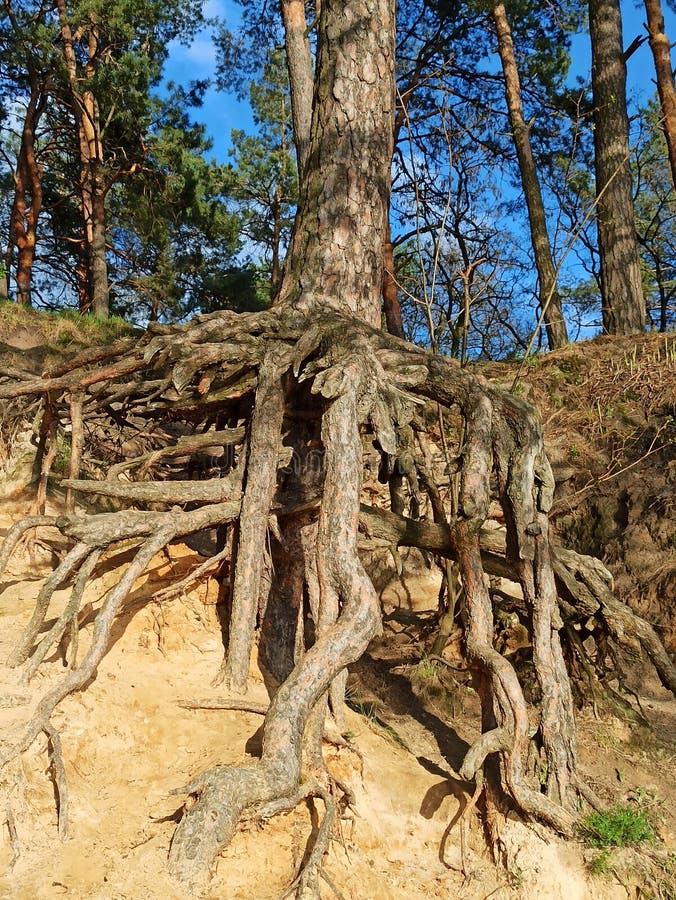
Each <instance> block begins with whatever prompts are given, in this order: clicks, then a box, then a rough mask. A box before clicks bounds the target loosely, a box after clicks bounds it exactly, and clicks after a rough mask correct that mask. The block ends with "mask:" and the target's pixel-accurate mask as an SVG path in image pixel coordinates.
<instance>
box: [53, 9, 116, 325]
mask: <svg viewBox="0 0 676 900" xmlns="http://www.w3.org/2000/svg"><path fill="white" fill-rule="evenodd" d="M57 9H58V13H59V22H60V31H61V47H62V52H63V58H64V62H65V65H66V73H67V77H68V86H69V94H70V96H69V99H70V105H71V109H72V112H73V118H74V120H75V126H76V129H77V144H78V153H79V160H78V161H79V179H80V208H81V213H82V229H83V239H84V247H85V258H86V264H87V270H86V285H79V288H78V294H79V297H80V312H82V313H84V312H90V311H91V312H93V313H94V314H95V315H99V316H103V317H104V318H105V317H107V316H108V312H109V290H108V264H107V261H106V213H105V197H106V185H105V180H104V178H103V174H102V164H103V148H102V143H101V126H100V121H99V110H98V103H97V101H96V98H95V96H94V94H93V93H92V91H91V90H89V89H85V90H82V89H81V87H80V82H81V80H82V79H80V78H79V77H78V62H77V54H76V50H75V39H74V36H73V32H72V29H71V26H70V24H69V21H68V12H67V9H66V4H65V0H57ZM96 42H97V37H96V33H95V29H94V27H93V26H92V27H91V28H90V33H89V48H88V59H87V61H86V63H85V66H84V80H85V82H86V81H88V80H89V79H91V78H92V77H93V75H94V67H93V62H92V61H93V58H94V55H95V53H96ZM85 298H86V300H85ZM83 300H84V302H83Z"/></svg>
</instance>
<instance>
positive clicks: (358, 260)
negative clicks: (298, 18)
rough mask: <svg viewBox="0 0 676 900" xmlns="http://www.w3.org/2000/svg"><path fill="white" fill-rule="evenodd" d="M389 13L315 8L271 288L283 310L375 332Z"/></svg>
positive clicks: (387, 144) (378, 1)
mask: <svg viewBox="0 0 676 900" xmlns="http://www.w3.org/2000/svg"><path fill="white" fill-rule="evenodd" d="M343 7H344V8H343ZM390 7H391V3H389V2H388V0H369V2H365V3H362V4H358V5H355V4H342V3H341V4H338V3H336V2H332V3H331V2H326V3H323V4H322V15H321V16H320V19H319V26H318V27H319V31H320V35H319V39H318V49H317V62H316V67H317V71H318V73H320V75H319V77H318V78H317V79H316V83H315V92H314V105H313V109H312V130H311V138H310V145H309V151H308V162H307V169H306V171H305V172H304V173H303V176H302V177H301V182H300V196H299V202H298V214H297V216H296V221H295V224H294V230H293V236H292V239H291V246H290V248H289V254H288V259H287V264H286V271H285V274H284V280H283V283H282V288H281V291H280V302H282V303H292V304H294V305H296V306H298V307H299V308H301V309H304V310H309V309H311V308H312V307H313V306H320V307H322V308H329V307H330V308H334V309H336V310H337V311H339V312H342V313H343V314H345V313H347V314H348V315H350V314H351V315H353V316H355V317H357V318H360V319H362V320H363V321H365V322H368V323H369V324H371V325H374V326H376V327H380V317H381V289H382V280H383V246H384V243H385V235H386V228H387V217H388V213H389V198H390V165H391V160H392V149H393V130H392V125H391V122H392V116H393V115H394V74H393V73H394V69H393V66H394V48H393V46H392V44H393V41H394V36H393V33H392V34H391V33H389V32H388V29H394V21H393V11H392V10H391V9H390Z"/></svg>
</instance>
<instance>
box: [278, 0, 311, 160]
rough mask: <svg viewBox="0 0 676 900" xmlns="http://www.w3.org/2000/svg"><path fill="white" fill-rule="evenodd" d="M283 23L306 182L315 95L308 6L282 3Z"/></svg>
mask: <svg viewBox="0 0 676 900" xmlns="http://www.w3.org/2000/svg"><path fill="white" fill-rule="evenodd" d="M282 20H283V22H284V35H285V46H286V60H287V67H288V69H289V84H290V86H291V116H292V118H293V137H294V142H295V144H296V157H297V160H298V175H299V177H301V178H302V176H303V172H304V170H305V166H306V164H307V156H308V147H309V143H310V126H311V123H312V92H313V90H314V73H313V71H312V54H311V52H310V41H309V40H308V36H307V21H306V19H305V3H304V2H303V0H282Z"/></svg>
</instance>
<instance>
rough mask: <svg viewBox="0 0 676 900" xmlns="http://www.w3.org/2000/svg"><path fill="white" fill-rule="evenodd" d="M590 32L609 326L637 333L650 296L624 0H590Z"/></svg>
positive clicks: (611, 330)
mask: <svg viewBox="0 0 676 900" xmlns="http://www.w3.org/2000/svg"><path fill="white" fill-rule="evenodd" d="M589 33H590V36H591V45H592V90H593V95H594V159H595V167H596V198H597V227H598V241H599V254H600V257H601V295H602V311H603V330H604V331H605V332H606V333H607V334H633V333H634V332H640V331H643V329H644V328H645V300H644V297H643V288H642V285H641V266H640V257H639V248H638V241H637V239H636V227H635V224H634V205H633V196H632V188H631V167H630V165H629V117H628V115H627V92H626V84H627V66H626V63H625V60H624V50H623V45H622V17H621V13H620V4H619V0H589Z"/></svg>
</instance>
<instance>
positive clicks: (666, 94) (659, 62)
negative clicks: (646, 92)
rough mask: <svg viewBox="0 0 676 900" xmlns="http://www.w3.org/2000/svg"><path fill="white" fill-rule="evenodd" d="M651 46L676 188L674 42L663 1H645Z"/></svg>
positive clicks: (672, 176)
mask: <svg viewBox="0 0 676 900" xmlns="http://www.w3.org/2000/svg"><path fill="white" fill-rule="evenodd" d="M645 11H646V16H647V17H648V35H649V39H650V49H651V50H652V53H653V59H654V60H655V74H656V75H657V92H658V94H659V97H660V106H661V107H662V128H663V130H664V137H665V138H666V141H667V150H668V152H669V165H670V167H671V180H672V182H673V184H674V188H675V189H676V85H675V84H674V72H673V69H672V67H671V44H670V43H669V38H668V37H667V36H666V34H665V33H664V16H663V15H662V4H661V2H660V0H645Z"/></svg>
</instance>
